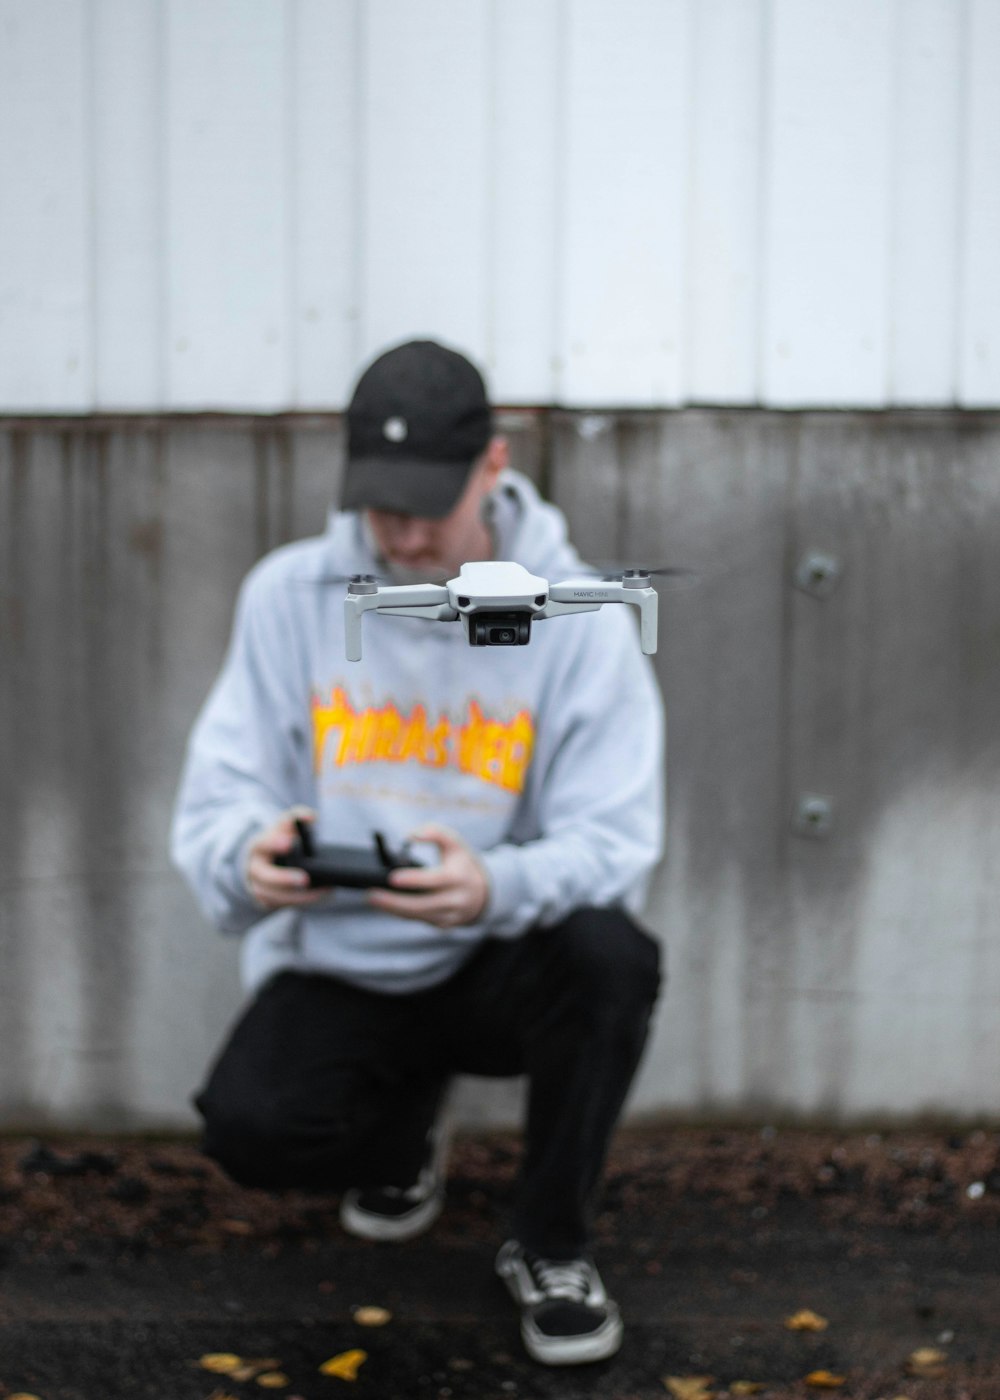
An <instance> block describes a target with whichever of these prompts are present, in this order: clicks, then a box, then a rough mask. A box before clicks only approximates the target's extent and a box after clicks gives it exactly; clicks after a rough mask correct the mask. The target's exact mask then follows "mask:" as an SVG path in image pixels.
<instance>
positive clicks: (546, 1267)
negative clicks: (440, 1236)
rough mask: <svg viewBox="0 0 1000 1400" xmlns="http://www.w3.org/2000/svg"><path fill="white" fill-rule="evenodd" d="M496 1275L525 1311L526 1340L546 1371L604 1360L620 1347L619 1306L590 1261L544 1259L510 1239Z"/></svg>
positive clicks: (522, 1314) (522, 1318)
mask: <svg viewBox="0 0 1000 1400" xmlns="http://www.w3.org/2000/svg"><path fill="white" fill-rule="evenodd" d="M496 1271H497V1273H498V1274H499V1276H500V1278H502V1279H503V1281H504V1283H505V1284H506V1285H507V1287H508V1289H509V1290H510V1293H511V1296H512V1297H513V1299H514V1301H515V1302H516V1303H517V1304H518V1306H519V1307H520V1309H521V1338H522V1340H523V1342H524V1345H525V1349H526V1350H527V1353H528V1355H529V1356H530V1357H532V1358H533V1359H534V1360H535V1361H541V1362H543V1363H544V1364H545V1365H546V1366H574V1365H577V1364H579V1363H581V1362H585V1361H603V1360H604V1359H605V1358H606V1357H608V1356H613V1355H614V1354H615V1352H616V1351H617V1350H618V1348H619V1347H620V1346H621V1344H622V1334H623V1330H624V1329H623V1328H622V1320H621V1316H620V1314H619V1312H618V1307H617V1305H616V1304H615V1303H613V1302H612V1301H611V1299H610V1298H609V1297H608V1295H607V1293H605V1291H604V1285H603V1283H602V1282H601V1276H600V1274H599V1273H598V1272H597V1269H596V1268H595V1267H594V1264H593V1262H592V1261H591V1260H590V1259H586V1258H584V1259H567V1260H563V1259H541V1258H539V1256H538V1255H537V1254H531V1253H529V1251H528V1250H526V1249H524V1248H523V1247H522V1246H521V1245H520V1244H519V1243H518V1242H517V1240H508V1241H507V1243H506V1244H505V1245H504V1246H503V1247H502V1248H501V1250H500V1253H499V1254H498V1255H497V1262H496Z"/></svg>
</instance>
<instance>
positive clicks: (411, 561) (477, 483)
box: [366, 438, 507, 581]
mask: <svg viewBox="0 0 1000 1400" xmlns="http://www.w3.org/2000/svg"><path fill="white" fill-rule="evenodd" d="M506 461H507V445H506V443H505V442H504V440H503V439H502V438H494V439H493V440H492V441H491V443H490V445H489V446H488V447H487V449H486V451H485V452H484V453H483V455H482V456H481V457H480V458H479V460H478V461H477V462H476V464H475V466H474V467H473V468H472V471H471V472H470V473H469V479H468V481H466V483H465V490H464V491H463V492H462V494H461V496H460V497H459V499H458V501H457V502H456V504H455V505H454V506H453V507H452V509H451V510H450V511H449V512H448V514H447V515H445V516H442V517H441V519H440V520H433V519H430V518H428V517H425V516H420V515H401V514H399V513H397V512H396V511H391V510H369V511H367V512H366V514H367V517H368V523H369V525H370V527H371V532H372V534H373V535H374V537H375V544H376V547H377V549H378V552H379V554H380V555H381V556H382V558H383V559H384V560H385V562H386V564H388V565H389V566H390V568H391V570H392V571H393V574H394V575H395V576H396V577H398V578H400V579H401V580H406V581H409V580H414V581H416V580H419V579H426V580H439V579H448V578H454V577H455V575H456V574H457V573H458V571H459V569H460V568H461V566H462V565H463V564H466V563H468V562H469V560H472V559H488V558H489V557H490V554H491V552H492V549H491V546H492V540H491V538H490V533H489V530H488V529H487V528H486V526H485V524H484V523H483V503H484V501H485V500H486V497H487V496H488V495H489V493H490V492H491V491H492V490H493V488H494V486H495V485H496V482H497V478H498V476H499V475H500V472H501V471H502V470H503V468H504V466H505V465H506Z"/></svg>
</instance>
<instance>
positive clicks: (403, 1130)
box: [195, 909, 659, 1259]
mask: <svg viewBox="0 0 1000 1400" xmlns="http://www.w3.org/2000/svg"><path fill="white" fill-rule="evenodd" d="M658 988H659V948H658V946H657V944H656V943H655V942H654V941H653V939H652V938H650V937H649V935H648V934H646V933H644V932H642V931H641V930H640V929H639V928H637V927H636V925H635V924H634V923H633V922H632V921H631V920H630V919H629V918H628V917H627V915H625V914H623V913H621V912H620V911H618V910H613V909H581V910H578V911H577V912H576V913H574V914H572V915H571V916H570V917H569V918H568V919H566V920H565V921H564V922H563V923H561V924H558V925H556V926H555V927H553V928H548V929H535V930H533V931H531V932H530V933H528V934H526V935H525V936H524V937H522V938H519V939H515V940H510V941H507V940H498V939H491V940H489V941H487V942H486V943H485V944H484V945H483V947H482V948H480V949H479V950H478V951H477V952H476V953H475V954H474V955H473V957H472V958H471V959H470V961H469V962H468V963H466V965H465V966H464V967H463V968H462V969H461V970H460V971H459V972H458V973H457V974H456V975H455V976H454V977H452V978H451V979H450V980H448V981H447V982H444V983H442V984H441V985H439V986H436V987H433V988H431V989H430V990H429V991H425V992H418V993H415V994H412V995H408V996H386V995H383V994H380V993H375V992H369V991H364V990H361V989H360V988H357V987H353V986H350V985H348V984H347V983H344V982H342V981H340V980H338V979H336V978H333V977H326V976H303V975H300V974H298V973H292V972H285V973H280V974H279V975H278V976H276V977H275V978H274V979H273V981H271V982H269V983H268V984H267V985H266V986H265V987H264V988H263V989H262V991H261V992H260V993H259V995H258V996H257V998H256V1000H255V1001H254V1002H253V1003H252V1004H251V1005H250V1007H249V1009H248V1010H247V1011H246V1013H245V1014H244V1016H243V1018H242V1019H241V1020H240V1021H239V1022H238V1024H237V1026H236V1028H235V1030H234V1032H233V1034H232V1036H231V1038H230V1040H229V1042H228V1044H227V1045H226V1046H225V1048H224V1049H223V1051H222V1053H221V1055H220V1057H219V1059H218V1061H217V1062H216V1064H215V1066H214V1068H213V1069H212V1072H211V1075H210V1077H209V1080H208V1083H207V1085H206V1086H205V1088H204V1089H203V1091H202V1092H201V1093H200V1094H199V1095H198V1097H197V1098H196V1100H195V1102H196V1104H197V1106H198V1108H199V1110H200V1111H201V1113H202V1115H203V1117H204V1119H205V1138H204V1146H205V1150H206V1152H207V1153H208V1154H209V1155H210V1156H212V1157H214V1158H215V1159H216V1160H217V1161H218V1162H219V1163H220V1164H221V1165H222V1166H223V1167H224V1168H225V1169H226V1170H227V1171H228V1172H229V1174H230V1175H231V1176H233V1177H234V1178H235V1179H236V1180H237V1181H239V1182H241V1183H243V1184H244V1185H247V1186H261V1187H268V1188H275V1187H299V1188H307V1189H308V1188H315V1189H319V1190H328V1191H334V1190H341V1189H343V1188H345V1187H347V1186H375V1185H380V1186H408V1185H411V1184H412V1182H413V1181H414V1180H415V1179H416V1177H417V1174H418V1172H419V1170H420V1167H421V1165H422V1164H423V1160H424V1155H425V1152H426V1144H427V1133H428V1130H429V1128H430V1126H431V1125H432V1123H433V1121H434V1117H435V1114H436V1112H437V1108H438V1105H439V1103H440V1100H441V1097H442V1095H443V1092H444V1090H445V1088H446V1087H447V1084H448V1080H449V1079H450V1078H451V1076H453V1075H456V1074H469V1075H477V1074H478V1075H486V1076H490V1077H502V1076H512V1075H521V1074H524V1075H527V1077H528V1083H529V1094H528V1112H527V1125H526V1142H525V1154H524V1162H523V1168H522V1174H521V1182H520V1186H519V1190H518V1195H517V1201H516V1206H515V1214H514V1220H513V1233H514V1235H515V1237H516V1238H518V1239H519V1240H520V1241H521V1242H522V1243H523V1244H524V1245H525V1246H526V1247H527V1248H529V1249H532V1250H535V1251H536V1252H537V1253H539V1254H543V1255H545V1256H547V1257H549V1258H555V1259H559V1258H572V1257H574V1256H576V1255H577V1254H579V1253H580V1252H581V1251H582V1250H583V1249H584V1248H585V1247H586V1244H587V1235H588V1224H587V1221H588V1208H589V1204H590V1201H591V1198H592V1196H593V1193H594V1188H595V1186H596V1185H597V1182H598V1179H599V1177H600V1174H601V1169H602V1167H603V1165H604V1160H605V1156H606V1153H607V1148H608V1143H609V1140H610V1138H611V1134H612V1131H613V1129H614V1127H615V1124H616V1122H617V1120H618V1117H619V1114H620V1112H621V1108H622V1104H623V1102H624V1099H625V1096H626V1094H627V1092H628V1089H629V1086H630V1084H631V1082H632V1079H633V1076H634V1074H635V1070H636V1067H637V1065H638V1063H639V1059H640V1056H641V1054H642V1050H643V1046H644V1045H645V1041H646V1036H647V1031H648V1027H649V1019H650V1013H651V1011H652V1009H653V1005H654V1003H655V1001H656V995H657V991H658Z"/></svg>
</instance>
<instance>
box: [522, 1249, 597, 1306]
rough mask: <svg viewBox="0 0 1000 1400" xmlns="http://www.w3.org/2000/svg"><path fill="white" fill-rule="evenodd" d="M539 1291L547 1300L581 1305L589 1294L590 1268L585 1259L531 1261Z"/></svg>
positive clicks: (536, 1259)
mask: <svg viewBox="0 0 1000 1400" xmlns="http://www.w3.org/2000/svg"><path fill="white" fill-rule="evenodd" d="M531 1271H532V1273H533V1274H534V1275H535V1279H536V1280H537V1283H538V1286H539V1288H540V1289H541V1291H542V1292H543V1293H544V1294H545V1295H546V1296H547V1297H549V1298H567V1299H570V1300H572V1301H573V1302H575V1303H582V1302H583V1301H584V1300H585V1299H586V1297H587V1296H588V1294H589V1293H590V1266H589V1265H588V1263H587V1261H586V1259H565V1260H564V1259H538V1258H535V1259H533V1260H532V1261H531Z"/></svg>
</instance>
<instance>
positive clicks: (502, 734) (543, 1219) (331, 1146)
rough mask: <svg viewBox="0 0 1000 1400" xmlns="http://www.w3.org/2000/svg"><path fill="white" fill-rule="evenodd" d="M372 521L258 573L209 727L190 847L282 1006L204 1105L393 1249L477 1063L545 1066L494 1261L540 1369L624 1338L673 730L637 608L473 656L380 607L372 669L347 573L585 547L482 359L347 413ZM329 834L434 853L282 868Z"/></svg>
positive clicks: (398, 573)
mask: <svg viewBox="0 0 1000 1400" xmlns="http://www.w3.org/2000/svg"><path fill="white" fill-rule="evenodd" d="M347 426H348V453H347V466H346V478H345V484H344V489H343V498H342V510H341V511H340V513H338V514H336V515H334V516H333V517H332V518H331V521H330V523H329V527H328V529H327V532H326V534H325V535H323V536H322V537H320V538H318V539H314V540H307V541H304V542H300V543H297V544H293V545H290V546H286V547H284V548H282V549H279V550H277V551H276V552H274V553H273V554H271V555H270V556H269V557H267V558H266V559H264V560H263V561H262V562H261V563H260V564H258V565H257V567H256V568H255V569H254V570H253V571H252V572H251V574H250V576H249V578H248V579H247V581H246V583H245V584H244V587H243V590H242V592H241V595H240V600H239V604H238V607H237V613H236V621H235V626H234V632H233V638H232V643H231V647H230V650H229V654H228V657H227V659H226V662H225V665H224V668H223V670H222V673H221V675H220V677H219V679H218V681H217V682H216V685H215V687H214V689H213V691H212V693H211V695H210V696H209V698H208V700H207V702H206V705H205V708H204V710H203V712H202V714H201V716H200V718H199V719H198V722H197V724H196V726H195V729H194V732H193V734H192V737H191V743H190V746H189V752H188V758H187V763H186V767H185V772H184V775H183V778H182V782H181V788H180V793H179V797H178V804H177V811H176V814H175V821H174V832H173V852H174V857H175V859H176V861H177V863H178V865H179V866H180V868H181V869H182V871H183V872H184V873H185V875H186V877H187V878H188V880H189V881H190V883H191V885H192V887H193V889H194V891H195V893H196V895H197V897H198V898H199V900H200V903H201V905H202V908H203V909H204V911H205V913H206V914H207V915H208V917H209V918H210V919H211V920H212V921H214V922H215V923H216V924H217V925H218V926H219V927H220V928H222V929H225V930H232V931H237V932H245V933H246V939H245V942H244V946H243V971H244V976H245V981H246V984H247V988H248V990H249V991H250V992H251V993H253V1000H252V1002H251V1003H250V1005H249V1008H248V1009H247V1011H246V1012H245V1014H244V1015H243V1017H242V1019H241V1020H240V1021H239V1023H238V1025H237V1026H236V1028H235V1030H234V1031H233V1033H232V1035H231V1037H230V1039H229V1041H228V1043H227V1044H226V1046H225V1047H224V1049H223V1050H222V1052H221V1054H220V1056H219V1058H218V1060H217V1062H216V1064H215V1066H214V1068H213V1069H212V1072H211V1074H210V1077H209V1079H208V1083H207V1084H206V1086H205V1088H204V1090H203V1091H202V1092H201V1094H200V1095H199V1096H198V1098H197V1100H196V1102H197V1105H198V1108H199V1110H200V1112H201V1113H202V1115H203V1117H204V1120H205V1138H204V1142H205V1148H206V1151H207V1152H208V1153H210V1154H211V1155H212V1156H213V1157H215V1158H216V1159H217V1160H218V1161H219V1162H220V1163H221V1164H222V1166H223V1167H225V1168H226V1169H227V1171H229V1172H230V1173H231V1175H232V1176H233V1177H234V1178H235V1179H236V1180H238V1181H241V1182H243V1183H244V1184H247V1185H251V1186H262V1187H269V1188H274V1187H281V1186H295V1187H300V1188H316V1189H320V1190H331V1191H333V1190H339V1191H342V1192H343V1193H344V1194H343V1197H342V1204H341V1221H342V1223H343V1225H344V1227H345V1228H346V1229H347V1230H349V1231H352V1232H353V1233H355V1234H358V1235H362V1236H365V1237H367V1238H371V1239H380V1240H402V1239H407V1238H410V1237H411V1236H413V1235H415V1234H417V1233H419V1232H420V1231H422V1230H425V1229H426V1228H427V1227H428V1226H429V1225H430V1224H431V1223H432V1222H433V1220H434V1218H435V1217H436V1215H437V1213H438V1211H439V1210H440V1209H441V1204H442V1200H443V1183H442V1172H443V1162H442V1152H441V1144H440V1135H439V1134H438V1132H437V1126H436V1125H437V1116H438V1109H439V1106H440V1104H441V1100H442V1096H443V1093H444V1091H445V1088H446V1086H447V1084H448V1082H449V1080H450V1079H451V1078H452V1077H453V1076H455V1075H456V1074H471V1075H477V1074H478V1075H486V1076H512V1075H522V1074H524V1075H526V1076H527V1077H528V1081H529V1105H528V1112H527V1125H526V1146H525V1157H524V1164H523V1171H522V1178H521V1182H520V1187H519V1191H518V1195H517V1202H516V1207H515V1210H514V1219H513V1223H512V1233H511V1238H510V1239H509V1240H508V1241H507V1242H506V1243H505V1244H504V1245H503V1246H502V1248H501V1250H500V1253H499V1255H498V1258H497V1263H496V1268H497V1272H498V1274H499V1275H500V1277H501V1278H502V1279H503V1280H504V1281H505V1283H506V1284H507V1286H508V1288H509V1289H510V1292H511V1293H512V1295H513V1296H514V1298H515V1300H516V1301H517V1303H518V1305H519V1307H520V1309H521V1331H522V1336H523V1338H524V1342H525V1345H526V1347H527V1349H528V1351H529V1353H530V1354H531V1355H532V1356H533V1357H534V1358H535V1359H536V1360H538V1361H541V1362H544V1363H548V1364H553V1365H561V1364H571V1363H575V1362H584V1361H594V1360H599V1359H601V1358H603V1357H606V1356H610V1355H611V1354H613V1352H615V1351H616V1350H617V1348H618V1346H619V1345H620V1342H621V1337H622V1323H621V1319H620V1316H619V1313H618V1309H617V1307H616V1306H615V1304H614V1303H613V1302H612V1301H611V1300H610V1299H609V1298H608V1297H607V1295H606V1293H605V1291H604V1288H603V1286H602V1284H601V1280H600V1276H599V1274H598V1272H597V1269H596V1267H595V1265H594V1263H593V1261H592V1259H591V1258H590V1256H589V1253H588V1211H589V1208H590V1204H591V1201H592V1198H593V1194H594V1191H595V1188H596V1186H597V1184H598V1181H599V1179H600V1175H601V1170H602V1167H603V1164H604V1160H605V1155H606V1151H607V1146H608V1142H609V1139H610V1136H611V1133H612V1131H613V1128H614V1126H615V1124H616V1122H617V1119H618V1117H619V1114H620V1111H621V1108H622V1104H623V1101H624V1099H625V1095H626V1093H627V1091H628V1088H629V1086H630V1084H631V1081H632V1078H633V1075H634V1073H635V1069H636V1066H637V1064H638V1062H639V1058H640V1055H641V1053H642V1049H643V1045H644V1042H645V1038H646V1033H647V1028H648V1022H649V1018H650V1013H651V1010H652V1007H653V1005H654V1001H655V998H656V994H657V986H658V949H657V946H656V944H655V943H654V941H653V940H652V939H651V938H650V937H649V936H648V935H647V934H646V933H644V932H643V931H641V930H640V929H639V928H638V927H637V926H636V924H635V923H634V921H633V918H632V916H631V913H630V912H629V911H634V910H635V909H636V908H637V907H638V905H639V903H640V902H641V899H642V895H643V892H644V887H645V882H646V879H647V877H648V875H649V873H650V871H651V869H652V868H653V866H654V865H655V863H656V861H657V859H658V858H659V855H660V851H661V827H662V772H663V746H662V715H661V706H660V700H659V696H658V692H657V689H656V685H655V681H654V678H653V676H652V672H651V669H650V667H649V665H648V663H647V661H646V659H645V658H644V657H643V656H642V655H641V653H640V650H639V646H638V640H637V636H636V632H635V625H634V621H633V619H632V616H631V611H632V610H631V609H629V608H624V607H615V606H612V607H605V608H603V609H601V610H599V611H596V612H592V613H585V614H581V615H578V616H568V617H566V618H560V619H558V620H552V621H547V622H544V623H541V624H536V625H535V627H534V629H533V634H532V637H531V641H530V643H529V644H528V645H527V646H517V647H510V648H508V647H500V648H472V647H470V646H469V644H468V642H467V640H466V638H465V635H464V633H463V630H462V628H461V626H460V625H459V624H449V623H439V622H430V621H427V620H421V619H412V618H403V617H393V616H385V615H378V614H372V615H371V616H370V618H369V619H368V622H367V625H366V629H365V657H364V660H363V661H362V662H360V663H351V662H347V661H346V660H345V651H344V622H343V601H344V597H345V592H346V590H345V586H344V583H343V579H344V578H345V576H349V575H351V574H354V573H375V574H379V575H382V576H384V577H388V578H390V579H392V580H393V581H395V582H411V581H414V580H430V579H441V578H445V579H447V578H452V577H454V576H455V575H456V574H457V573H458V571H459V568H460V566H461V565H462V564H463V563H466V562H469V561H473V560H482V559H490V558H499V559H510V560H513V561H516V562H518V563H521V564H523V565H525V566H526V567H527V568H528V569H529V570H530V571H531V572H533V573H535V574H538V575H540V576H541V577H544V578H548V579H551V580H558V579H562V578H566V577H568V576H571V575H572V574H573V573H574V572H578V571H579V570H580V567H581V566H580V561H579V559H578V557H577V555H576V553H575V551H574V550H573V548H572V546H571V545H570V544H569V543H568V541H567V538H566V530H565V522H564V520H563V518H562V516H561V514H560V513H559V512H558V511H557V510H556V509H555V508H554V507H552V506H551V505H548V504H545V503H543V502H542V500H541V499H540V498H539V496H538V494H537V493H536V491H535V490H534V488H533V487H532V485H531V484H530V482H528V481H527V480H526V479H525V478H524V477H522V476H520V475H519V474H517V473H515V472H513V471H511V470H509V469H508V467H507V444H506V442H505V441H504V439H503V438H502V437H500V436H497V435H496V434H495V433H494V431H493V424H492V416H491V412H490V408H489V405H488V402H487V398H486V392H485V388H484V385H483V381H482V378H481V376H480V375H479V372H478V371H477V370H476V369H475V367H474V366H473V365H471V364H470V363H469V361H468V360H467V359H465V358H464V357H463V356H461V355H459V354H458V353H456V352H455V351H453V350H450V349H447V348H445V347H443V346H440V345H438V344H436V343H434V342H432V341H415V342H410V343H407V344H404V345H401V346H398V347H396V348H395V349H393V350H390V351H388V352H387V353H386V354H384V355H382V356H380V357H379V358H378V359H377V360H376V361H375V362H374V363H373V364H372V365H371V366H370V367H369V368H368V369H367V370H366V372H365V373H364V374H363V375H362V377H361V379H360V380H359V382H358V384H357V387H356V390H355V393H354V396H353V398H352V401H351V404H350V407H349V409H348V413H347ZM296 818H299V819H300V820H301V819H305V820H309V821H312V822H314V825H315V832H316V836H317V838H318V839H319V840H320V841H322V842H331V843H339V844H353V845H368V844H370V842H371V839H372V833H373V832H375V831H379V832H382V833H384V835H385V836H386V837H387V838H388V839H389V840H390V841H391V842H394V843H400V842H402V841H403V840H404V839H410V840H413V841H417V842H423V843H425V844H424V848H425V849H428V850H430V851H431V852H432V853H433V854H435V855H436V857H437V859H436V860H434V861H432V862H430V863H427V864H425V865H424V866H423V867H421V868H412V869H406V870H398V871H396V872H394V873H393V875H392V877H391V886H392V887H391V888H390V889H378V890H371V891H355V890H348V889H337V890H335V891H333V892H332V893H331V892H330V891H328V890H327V891H324V890H319V889H314V888H311V887H310V885H309V882H308V877H307V876H306V875H305V874H304V873H303V872H302V871H301V870H299V869H296V868H292V867H288V866H284V865H280V864H276V863H275V862H276V858H277V857H279V856H281V855H282V854H283V853H286V852H288V851H289V850H290V849H291V847H292V846H293V843H294V841H295V834H296V833H295V825H294V823H295V819H296Z"/></svg>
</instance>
